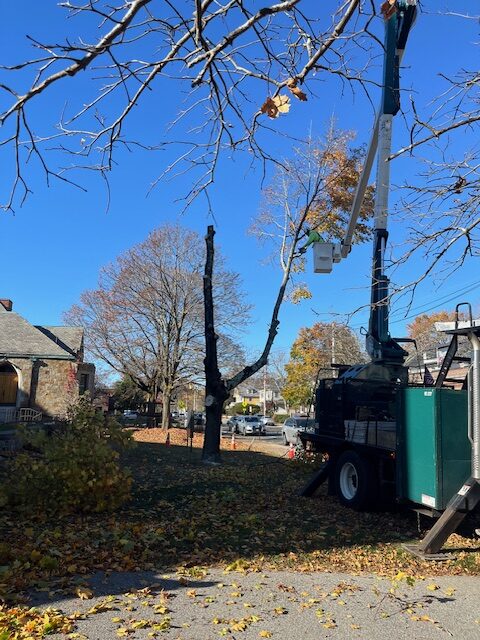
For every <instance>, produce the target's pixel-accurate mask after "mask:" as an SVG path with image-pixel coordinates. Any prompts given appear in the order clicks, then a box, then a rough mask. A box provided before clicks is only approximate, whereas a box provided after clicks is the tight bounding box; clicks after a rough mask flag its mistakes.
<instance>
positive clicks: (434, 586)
mask: <svg viewBox="0 0 480 640" xmlns="http://www.w3.org/2000/svg"><path fill="white" fill-rule="evenodd" d="M427 589H428V590H429V591H436V590H437V589H440V587H439V586H438V584H433V583H432V584H429V585H428V586H427Z"/></svg>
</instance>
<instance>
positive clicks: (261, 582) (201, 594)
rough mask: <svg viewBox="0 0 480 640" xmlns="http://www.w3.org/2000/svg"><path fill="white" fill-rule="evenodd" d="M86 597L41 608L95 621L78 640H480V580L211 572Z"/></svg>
mask: <svg viewBox="0 0 480 640" xmlns="http://www.w3.org/2000/svg"><path fill="white" fill-rule="evenodd" d="M394 585H396V586H395V588H394ZM88 587H89V588H90V589H91V591H92V592H93V594H94V597H93V598H92V599H89V600H80V599H79V598H78V597H75V596H66V597H65V596H64V599H63V598H62V597H61V596H59V595H58V594H57V596H53V598H49V597H48V595H47V594H37V596H36V597H35V601H36V604H38V605H42V606H45V605H46V604H47V600H48V604H49V605H50V606H54V607H56V608H59V609H61V610H63V611H64V612H65V613H69V614H70V613H73V612H74V611H82V612H86V611H90V612H92V611H93V613H90V614H88V615H87V617H86V618H85V619H84V620H78V621H77V627H78V628H77V631H76V632H77V633H79V634H81V635H79V636H74V637H76V638H78V639H80V638H88V639H89V640H114V639H115V640H116V639H117V638H118V637H122V636H123V637H128V638H132V639H137V638H138V639H144V638H145V639H146V638H149V637H161V638H164V639H165V640H214V639H216V638H221V637H225V638H232V639H233V638H234V639H235V640H238V639H239V638H241V639H242V640H253V639H254V638H255V639H257V638H270V637H271V638H273V639H276V638H278V639H282V640H290V639H291V640H294V639H297V638H301V639H302V640H319V639H321V638H342V639H351V640H385V638H392V639H395V640H403V639H405V640H406V639H409V640H410V639H411V638H415V640H434V639H437V638H438V639H441V638H458V639H459V640H460V639H461V640H478V638H479V637H480V580H479V579H478V578H474V577H472V578H471V577H459V576H454V577H447V578H435V579H430V578H429V579H426V580H419V581H416V583H415V584H414V585H413V586H408V585H407V583H406V581H405V579H400V580H397V581H391V580H387V579H379V578H376V577H374V576H351V575H346V574H335V573H311V574H304V573H290V572H268V573H267V574H261V573H250V574H241V573H236V572H230V573H224V572H223V571H221V570H211V571H208V573H206V574H205V575H204V576H201V577H195V578H189V577H186V576H178V575H176V574H168V575H162V574H155V573H146V572H136V573H123V574H121V573H113V574H111V575H110V576H108V577H106V576H105V575H104V574H98V575H96V576H94V577H93V578H92V579H91V580H90V581H89V584H88ZM391 589H393V593H392V592H390V590H391ZM136 590H140V591H136ZM101 603H102V604H101ZM98 605H100V606H98ZM161 629H162V630H161ZM149 634H150V635H149ZM52 637H53V636H52ZM55 637H57V638H58V637H60V636H55Z"/></svg>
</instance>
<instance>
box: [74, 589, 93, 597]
mask: <svg viewBox="0 0 480 640" xmlns="http://www.w3.org/2000/svg"><path fill="white" fill-rule="evenodd" d="M75 593H76V594H77V596H78V597H79V598H80V600H90V598H93V591H92V590H91V589H87V587H77V588H76V589H75Z"/></svg>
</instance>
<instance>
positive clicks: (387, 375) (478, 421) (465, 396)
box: [299, 0, 480, 557]
mask: <svg viewBox="0 0 480 640" xmlns="http://www.w3.org/2000/svg"><path fill="white" fill-rule="evenodd" d="M393 9H394V11H393V13H389V14H388V17H387V18H386V19H385V41H384V65H383V91H382V98H381V104H380V109H379V113H378V116H377V118H376V120H375V124H374V127H373V133H372V138H371V141H370V145H369V148H368V151H367V156H366V159H365V165H364V168H363V172H362V175H361V176H360V180H359V184H358V186H357V191H356V194H355V197H354V201H353V205H352V209H351V213H350V218H349V222H348V224H347V227H346V231H345V236H344V238H343V240H342V241H341V242H340V243H333V242H324V241H323V240H322V238H321V237H320V235H319V234H318V233H316V234H315V233H314V231H313V232H312V236H311V237H309V240H308V242H307V245H310V244H311V245H312V248H313V262H314V270H315V272H316V273H330V272H331V271H332V269H333V265H334V264H335V263H337V262H340V261H341V260H342V259H344V258H347V256H348V254H349V253H350V251H351V247H352V239H353V235H354V232H355V228H356V224H357V220H358V216H359V212H360V208H361V205H362V202H363V199H364V196H365V191H366V187H367V184H368V179H369V176H370V172H371V169H372V166H373V163H374V160H375V158H377V174H376V190H375V203H374V225H373V226H374V228H373V258H372V280H371V300H370V317H369V325H368V330H367V331H366V349H367V353H368V355H369V358H370V361H369V362H368V363H366V364H365V363H362V364H358V365H352V366H345V367H341V368H340V369H339V372H338V377H337V378H334V379H330V380H322V381H321V382H320V384H319V386H318V389H317V390H316V397H315V423H316V424H315V431H314V432H313V433H301V434H299V436H300V439H301V441H302V443H303V445H304V446H305V447H306V448H309V449H311V450H314V451H318V452H321V453H323V454H325V455H326V457H327V458H328V462H327V464H326V465H325V467H324V468H323V469H321V470H320V471H319V472H318V473H317V474H316V476H315V477H314V478H312V480H311V482H310V483H309V484H308V485H307V486H306V487H305V489H304V490H303V492H302V494H303V495H305V496H308V495H312V493H313V492H314V491H315V490H316V489H317V488H318V486H320V484H321V483H322V482H324V481H325V480H327V479H328V483H329V492H330V493H332V494H336V495H337V496H338V498H339V500H340V501H341V502H342V503H343V504H344V505H346V506H349V507H352V508H354V509H359V510H362V509H378V508H382V507H384V506H386V505H388V504H392V502H394V501H396V502H403V503H406V504H409V505H411V506H412V507H414V508H415V509H417V510H418V511H419V512H422V513H426V514H428V515H432V516H437V517H438V520H437V522H436V524H435V525H434V526H433V528H432V529H431V531H430V532H429V533H428V534H427V536H426V537H425V538H424V540H423V541H422V542H421V544H420V545H419V547H418V549H415V550H414V551H415V552H416V553H419V554H420V555H424V556H425V557H427V556H428V557H434V556H435V555H436V554H437V553H438V551H440V549H441V547H442V545H443V543H444V542H445V540H446V539H447V538H448V536H449V535H450V533H452V532H453V531H456V530H459V527H462V526H463V528H464V530H469V531H470V532H471V533H472V534H474V533H475V531H476V528H477V526H480V523H479V524H478V525H477V524H476V522H475V518H476V514H477V513H478V505H479V503H480V320H474V319H473V317H472V311H471V307H470V306H469V305H468V314H467V317H466V319H464V318H465V314H463V315H462V314H460V313H459V308H461V306H462V305H458V306H457V313H456V320H455V321H454V322H452V323H443V324H442V326H439V327H437V328H438V329H439V330H441V331H445V333H446V334H448V335H450V339H451V343H450V347H449V349H448V351H447V354H446V356H445V359H444V362H443V364H442V366H441V369H440V372H439V375H438V378H437V380H436V382H435V383H434V384H433V386H431V382H429V384H428V385H422V386H418V385H417V386H413V385H411V384H410V383H409V379H408V378H409V376H408V367H407V366H406V365H405V360H406V356H407V355H408V354H407V352H406V351H405V350H404V349H403V348H402V346H401V343H402V342H412V340H408V339H398V338H393V337H392V336H391V335H390V332H389V306H390V295H389V280H388V277H387V275H386V273H385V268H384V257H385V250H386V245H387V240H388V231H387V219H388V197H389V188H390V162H389V157H390V156H391V149H392V127H393V118H394V116H395V114H396V113H397V112H398V110H399V108H400V89H399V78H400V63H401V60H402V57H403V53H404V50H405V46H406V43H407V39H408V36H409V33H410V30H411V27H412V26H413V24H414V21H415V18H416V11H417V7H416V2H415V0H408V1H400V0H397V2H395V6H394V7H393ZM393 9H392V10H393ZM307 245H306V246H307ZM459 336H466V338H468V340H469V342H470V346H471V349H472V360H471V363H470V367H469V373H468V376H467V379H466V381H465V384H464V388H463V389H453V388H451V387H450V388H448V385H449V378H448V371H449V369H450V366H451V364H452V363H453V362H454V361H455V359H457V360H458V359H459V358H458V357H457V355H456V352H457V347H458V338H459ZM462 360H465V358H462ZM432 382H433V381H432Z"/></svg>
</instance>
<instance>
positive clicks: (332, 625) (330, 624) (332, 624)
mask: <svg viewBox="0 0 480 640" xmlns="http://www.w3.org/2000/svg"><path fill="white" fill-rule="evenodd" d="M323 626H324V627H325V629H335V628H336V627H337V625H336V624H335V622H333V620H329V621H328V622H325V623H324V625H323Z"/></svg>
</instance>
